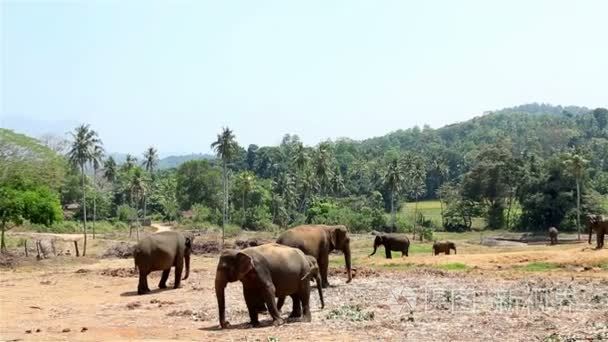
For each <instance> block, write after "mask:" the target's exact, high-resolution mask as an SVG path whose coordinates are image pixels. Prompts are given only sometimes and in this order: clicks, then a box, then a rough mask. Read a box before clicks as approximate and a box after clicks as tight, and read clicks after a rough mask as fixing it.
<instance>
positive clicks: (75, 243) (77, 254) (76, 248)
mask: <svg viewBox="0 0 608 342" xmlns="http://www.w3.org/2000/svg"><path fill="white" fill-rule="evenodd" d="M74 249H75V250H76V256H77V257H79V256H80V252H78V241H76V240H74ZM83 256H84V255H83Z"/></svg>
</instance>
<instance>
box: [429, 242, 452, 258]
mask: <svg viewBox="0 0 608 342" xmlns="http://www.w3.org/2000/svg"><path fill="white" fill-rule="evenodd" d="M452 249H453V250H454V254H457V253H456V244H454V243H453V242H451V241H442V242H437V241H435V242H434V243H433V253H434V254H435V255H437V254H440V253H445V254H446V255H450V250H452Z"/></svg>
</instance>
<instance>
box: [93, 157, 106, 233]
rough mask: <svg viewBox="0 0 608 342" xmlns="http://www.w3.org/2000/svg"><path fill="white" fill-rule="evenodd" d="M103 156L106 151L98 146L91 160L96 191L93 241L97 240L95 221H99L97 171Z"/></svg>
mask: <svg viewBox="0 0 608 342" xmlns="http://www.w3.org/2000/svg"><path fill="white" fill-rule="evenodd" d="M103 154H104V151H103V148H102V147H101V146H99V145H96V146H95V147H94V148H93V155H92V158H91V164H92V166H93V189H95V195H94V196H93V223H92V224H91V228H93V239H95V221H96V220H97V190H98V189H97V171H98V170H99V169H100V168H101V161H102V159H103Z"/></svg>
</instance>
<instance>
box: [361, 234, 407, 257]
mask: <svg viewBox="0 0 608 342" xmlns="http://www.w3.org/2000/svg"><path fill="white" fill-rule="evenodd" d="M381 245H382V246H384V252H385V255H386V258H387V259H391V258H392V256H391V251H398V252H401V257H403V256H408V251H409V249H410V239H408V238H407V236H405V235H400V234H379V235H376V238H375V239H374V251H373V252H372V254H370V255H369V256H370V257H371V256H372V255H374V254H376V249H377V248H378V247H379V246H381Z"/></svg>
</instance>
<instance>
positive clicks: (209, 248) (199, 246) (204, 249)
mask: <svg viewBox="0 0 608 342" xmlns="http://www.w3.org/2000/svg"><path fill="white" fill-rule="evenodd" d="M225 247H226V248H234V245H232V244H230V243H226V244H225ZM221 250H222V248H221V242H219V241H216V240H194V243H193V244H192V254H194V255H202V254H219V253H220V251H221Z"/></svg>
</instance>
